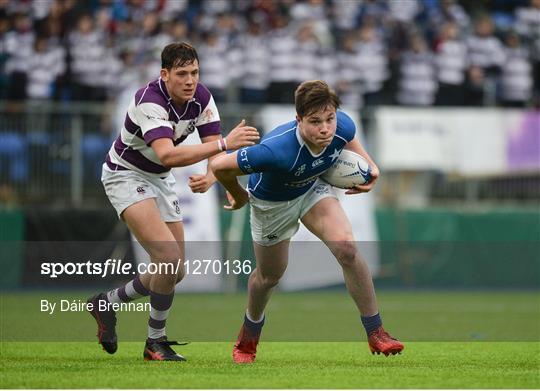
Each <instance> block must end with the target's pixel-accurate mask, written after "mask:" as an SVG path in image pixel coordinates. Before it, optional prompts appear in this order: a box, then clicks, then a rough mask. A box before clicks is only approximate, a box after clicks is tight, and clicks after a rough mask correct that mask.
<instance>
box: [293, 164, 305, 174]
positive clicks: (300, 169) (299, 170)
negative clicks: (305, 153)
mask: <svg viewBox="0 0 540 391" xmlns="http://www.w3.org/2000/svg"><path fill="white" fill-rule="evenodd" d="M304 171H306V165H305V164H302V165H301V166H300V167H298V169H297V170H296V171H295V172H294V176H300V175H302V174H303V173H304Z"/></svg>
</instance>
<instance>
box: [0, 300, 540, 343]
mask: <svg viewBox="0 0 540 391" xmlns="http://www.w3.org/2000/svg"><path fill="white" fill-rule="evenodd" d="M89 295H90V293H89V292H86V293H85V292H63V293H54V292H43V293H27V294H3V295H1V296H0V300H1V303H2V305H1V306H0V307H1V309H0V319H2V320H3V319H9V322H3V321H2V322H0V327H1V334H2V340H7V341H38V342H54V341H81V342H89V341H92V340H93V338H94V334H95V330H94V328H95V327H94V324H93V323H92V322H91V321H89V320H90V318H89V316H88V314H86V313H85V312H64V313H59V312H56V313H55V314H54V315H52V316H51V315H48V314H46V313H42V312H40V300H41V299H48V300H54V301H58V300H60V299H70V300H71V299H80V300H83V301H84V300H85V298H86V297H88V296H89ZM378 299H379V303H380V308H381V314H382V316H383V320H384V323H385V325H386V326H387V327H388V328H389V329H390V330H391V331H392V332H393V333H395V334H397V335H398V336H399V337H400V338H402V339H404V340H407V341H416V342H419V341H425V342H430V341H456V342H468V341H538V340H540V295H539V294H538V292H497V291H495V292H431V291H426V292H400V291H396V292H387V291H381V292H379V294H378ZM245 303H246V297H245V294H231V295H226V294H177V295H176V297H175V300H174V304H173V309H172V310H171V314H170V317H169V320H168V325H169V329H168V330H169V331H170V333H171V336H173V337H175V338H180V339H183V340H187V341H200V342H211V341H216V342H223V341H230V340H231V338H232V337H233V336H235V335H236V334H237V333H238V328H239V324H240V322H241V321H242V319H243V313H244V310H245ZM267 317H268V322H267V324H266V326H265V339H266V340H267V341H275V342H283V341H291V342H311V341H326V342H354V341H358V340H363V339H364V338H365V335H364V332H363V330H362V328H361V325H360V322H359V316H358V312H357V310H356V308H355V306H354V304H353V302H352V300H351V299H350V298H349V296H348V295H347V293H346V292H345V291H331V292H311V293H282V292H277V293H276V294H274V296H273V297H272V300H271V301H270V304H269V306H268V310H267ZM118 318H119V334H120V335H121V338H122V341H130V342H135V341H139V340H141V338H143V337H144V335H145V333H146V321H147V319H148V315H147V313H146V312H141V313H136V312H124V313H121V314H119V316H118ZM36 325H39V326H40V327H39V328H36ZM66 325H68V326H69V327H66ZM216 325H219V327H216Z"/></svg>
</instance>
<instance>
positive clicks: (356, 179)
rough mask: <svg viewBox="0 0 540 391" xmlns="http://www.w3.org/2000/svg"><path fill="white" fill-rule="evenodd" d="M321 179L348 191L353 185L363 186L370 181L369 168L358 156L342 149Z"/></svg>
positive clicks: (364, 160)
mask: <svg viewBox="0 0 540 391" xmlns="http://www.w3.org/2000/svg"><path fill="white" fill-rule="evenodd" d="M321 178H322V179H323V180H325V181H326V182H328V183H329V184H331V185H332V186H336V187H339V188H342V189H350V188H351V187H354V186H355V185H363V184H365V183H368V182H369V181H371V167H370V166H369V163H368V162H367V160H366V159H364V158H363V157H362V156H360V155H359V154H357V153H355V152H353V151H349V150H347V149H344V150H342V151H341V153H340V155H339V156H338V158H337V159H336V161H335V162H334V164H332V167H330V168H329V169H328V170H326V171H325V172H324V173H323V174H322V175H321Z"/></svg>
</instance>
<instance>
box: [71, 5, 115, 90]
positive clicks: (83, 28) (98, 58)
mask: <svg viewBox="0 0 540 391" xmlns="http://www.w3.org/2000/svg"><path fill="white" fill-rule="evenodd" d="M104 41H105V40H104V37H103V35H102V34H101V33H100V32H98V31H97V30H96V29H95V27H94V20H93V19H92V17H91V16H90V15H88V14H84V15H82V16H81V17H80V18H79V20H78V22H77V30H76V31H74V32H72V33H71V34H70V35H69V38H68V42H69V51H70V54H71V72H72V77H73V79H72V89H73V99H74V100H81V101H86V100H90V101H105V100H106V99H107V90H106V84H105V81H104V78H103V74H104V73H105V72H106V71H107V69H106V67H105V65H106V64H105V62H104V61H103V59H104V58H105V57H106V56H105V53H106V47H105V44H104Z"/></svg>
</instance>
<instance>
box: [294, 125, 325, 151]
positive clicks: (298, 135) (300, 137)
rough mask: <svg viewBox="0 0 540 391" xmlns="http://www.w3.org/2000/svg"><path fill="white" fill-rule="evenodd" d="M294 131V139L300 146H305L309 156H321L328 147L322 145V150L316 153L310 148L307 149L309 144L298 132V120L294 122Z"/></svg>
mask: <svg viewBox="0 0 540 391" xmlns="http://www.w3.org/2000/svg"><path fill="white" fill-rule="evenodd" d="M294 133H295V134H296V140H298V144H300V148H302V147H304V146H305V147H306V149H307V151H308V152H309V154H310V155H311V156H313V157H319V156H321V155H322V154H323V153H324V152H325V151H326V148H328V147H324V148H323V150H322V151H321V152H319V153H317V154H316V153H314V152H313V151H312V150H311V149H309V145H307V143H306V142H305V140H304V139H303V138H302V135H301V134H300V129H299V127H298V122H296V129H295V131H294Z"/></svg>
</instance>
